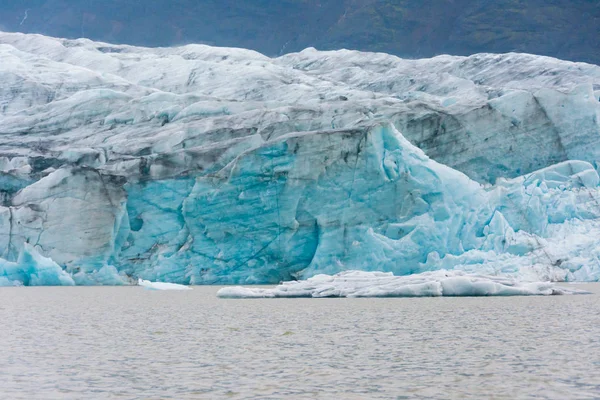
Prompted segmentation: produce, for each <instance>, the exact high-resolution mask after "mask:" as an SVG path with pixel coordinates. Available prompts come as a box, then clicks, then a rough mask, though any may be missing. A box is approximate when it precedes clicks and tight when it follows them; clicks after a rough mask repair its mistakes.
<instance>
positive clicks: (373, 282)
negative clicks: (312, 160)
mask: <svg viewBox="0 0 600 400" xmlns="http://www.w3.org/2000/svg"><path fill="white" fill-rule="evenodd" d="M564 294H589V292H587V291H584V290H579V289H571V288H565V287H561V286H556V285H555V284H553V283H550V282H519V281H516V280H514V279H509V278H502V277H496V276H485V275H476V274H467V273H464V272H461V271H446V270H441V271H434V272H424V273H421V274H415V275H409V276H394V274H392V273H388V272H364V271H346V272H340V273H339V274H335V275H316V276H314V277H312V278H309V279H307V280H305V281H293V282H284V283H282V284H280V285H279V286H277V287H275V288H273V289H262V288H246V287H241V286H236V287H225V288H222V289H220V290H219V291H218V292H217V296H218V297H221V298H225V299H257V298H280V297H313V298H320V297H438V296H548V295H564Z"/></svg>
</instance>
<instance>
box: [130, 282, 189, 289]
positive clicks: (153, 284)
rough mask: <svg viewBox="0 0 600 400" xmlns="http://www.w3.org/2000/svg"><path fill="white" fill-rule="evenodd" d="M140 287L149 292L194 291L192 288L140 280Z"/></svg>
mask: <svg viewBox="0 0 600 400" xmlns="http://www.w3.org/2000/svg"><path fill="white" fill-rule="evenodd" d="M138 285H139V286H142V287H143V288H144V289H148V290H192V288H191V287H189V286H185V285H179V284H177V283H169V282H150V281H146V280H144V279H138Z"/></svg>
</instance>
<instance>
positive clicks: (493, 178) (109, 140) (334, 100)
mask: <svg viewBox="0 0 600 400" xmlns="http://www.w3.org/2000/svg"><path fill="white" fill-rule="evenodd" d="M0 60H1V62H0V82H2V84H0V134H1V135H2V141H1V142H0V193H1V200H2V205H1V206H0V249H2V254H1V257H2V258H3V260H2V262H1V263H0V277H4V281H6V282H9V283H10V282H13V283H15V282H16V283H21V284H40V283H44V282H49V283H56V282H59V283H61V282H71V283H75V284H123V283H132V282H137V279H138V278H142V279H149V280H159V281H168V282H175V283H184V284H190V283H192V284H193V283H197V284H199V283H277V282H279V281H281V280H288V279H292V278H307V277H310V276H313V275H315V274H317V273H323V272H325V273H337V272H339V271H343V270H347V269H359V270H368V271H391V272H394V273H396V274H398V275H405V274H410V273H415V272H422V271H427V270H436V269H442V268H445V269H461V270H469V271H479V272H481V271H484V272H485V273H487V274H505V275H506V274H508V275H510V274H512V275H518V276H521V277H525V278H528V279H529V278H530V279H532V280H565V279H566V280H598V279H599V278H600V262H599V258H598V257H599V255H598V250H597V248H598V246H597V245H596V240H595V238H596V237H599V236H598V235H597V234H598V233H599V232H600V221H599V220H598V217H599V213H600V207H599V203H598V195H599V193H598V191H599V190H598V182H599V179H598V173H597V170H596V166H597V164H596V162H597V160H598V159H599V158H600V145H599V138H600V136H599V135H600V122H599V121H600V102H599V96H600V67H597V66H594V65H590V64H583V63H571V62H565V61H560V60H557V59H552V58H548V57H540V56H533V55H527V54H503V55H496V54H478V55H473V56H471V57H452V56H439V57H435V58H432V59H425V60H403V59H400V58H397V57H394V56H390V55H386V54H381V53H361V52H355V51H346V50H340V51H334V52H319V51H317V50H315V49H307V50H305V51H303V52H300V53H296V54H289V55H286V56H283V57H280V58H275V59H273V58H268V57H265V56H263V55H261V54H258V53H256V52H252V51H248V50H242V49H227V48H214V47H209V46H204V45H188V46H183V47H177V48H158V49H148V48H139V47H131V46H122V45H119V46H116V45H110V44H106V43H97V42H92V41H89V40H85V39H80V40H63V39H55V38H49V37H44V36H39V35H24V34H17V33H0ZM594 235H595V236H594ZM31 260H42V261H43V263H42V264H43V265H48V268H46V269H43V271H45V272H44V274H45V273H46V272H47V271H55V276H54V278H52V279H48V280H46V281H45V280H39V279H37V280H36V279H31V276H30V274H29V275H28V274H26V273H24V272H23V271H25V270H27V271H34V272H35V271H38V270H40V269H39V268H41V267H42V266H41V265H38V264H35V263H33V264H32V262H31ZM49 263H50V264H49ZM42 275H43V274H42ZM36 276H37V275H36ZM44 276H45V275H44Z"/></svg>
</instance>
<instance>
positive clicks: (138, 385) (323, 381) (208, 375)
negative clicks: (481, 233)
mask: <svg viewBox="0 0 600 400" xmlns="http://www.w3.org/2000/svg"><path fill="white" fill-rule="evenodd" d="M578 287H581V288H587V289H588V290H592V291H594V292H596V293H600V285H598V284H593V285H585V286H578ZM217 289H218V288H216V287H196V288H194V290H192V291H187V292H157V291H146V290H143V289H141V288H139V287H126V288H114V287H108V288H101V287H96V288H82V287H74V288H2V289H0V346H1V347H0V397H1V398H3V399H95V398H98V399H106V398H122V399H158V398H161V399H170V398H172V399H203V398H207V399H215V398H216V399H219V398H231V399H280V398H290V399H378V398H382V399H397V398H400V399H402V398H455V399H462V398H477V399H481V398H499V399H503V398H506V399H513V398H532V397H537V398H552V399H586V398H588V399H591V398H600V296H599V295H597V294H594V295H588V296H552V297H512V298H423V299H314V300H313V299H275V300H273V299H271V300H268V299H264V300H222V299H218V298H216V297H215V293H216V291H217Z"/></svg>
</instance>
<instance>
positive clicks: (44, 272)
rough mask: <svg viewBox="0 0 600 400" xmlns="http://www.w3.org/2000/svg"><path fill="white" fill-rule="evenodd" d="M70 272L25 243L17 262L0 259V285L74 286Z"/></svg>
mask: <svg viewBox="0 0 600 400" xmlns="http://www.w3.org/2000/svg"><path fill="white" fill-rule="evenodd" d="M74 284H75V282H74V281H73V279H72V278H71V276H70V275H69V274H67V273H66V272H65V271H63V270H62V268H61V267H60V266H59V265H58V264H56V263H55V262H54V261H52V260H51V259H50V258H47V257H44V256H42V255H41V254H40V253H39V252H38V251H37V250H36V248H35V247H33V246H32V245H30V244H28V243H25V244H24V245H23V250H22V251H21V253H20V254H19V258H18V260H17V261H16V262H10V261H6V260H4V259H0V286H23V285H25V286H72V285H74Z"/></svg>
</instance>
